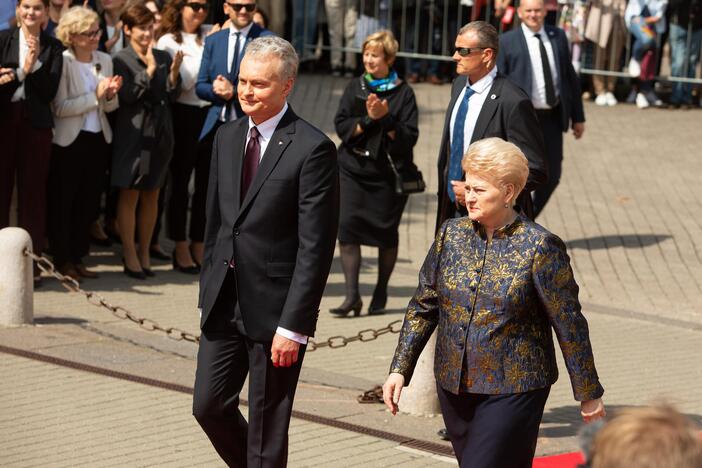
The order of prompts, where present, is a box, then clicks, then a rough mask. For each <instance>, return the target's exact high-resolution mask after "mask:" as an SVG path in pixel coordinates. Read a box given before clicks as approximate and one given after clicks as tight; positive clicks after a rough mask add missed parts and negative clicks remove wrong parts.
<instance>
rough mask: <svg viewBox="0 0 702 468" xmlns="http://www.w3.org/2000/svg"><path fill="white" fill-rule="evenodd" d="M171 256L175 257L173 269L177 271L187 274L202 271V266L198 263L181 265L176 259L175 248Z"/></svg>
mask: <svg viewBox="0 0 702 468" xmlns="http://www.w3.org/2000/svg"><path fill="white" fill-rule="evenodd" d="M171 257H172V258H173V269H174V270H175V271H179V272H181V273H185V274H186V275H197V274H198V273H200V266H199V265H197V263H196V264H195V265H190V266H183V265H179V264H178V260H176V253H175V250H174V251H173V254H172V255H171Z"/></svg>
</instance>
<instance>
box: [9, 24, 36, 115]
mask: <svg viewBox="0 0 702 468" xmlns="http://www.w3.org/2000/svg"><path fill="white" fill-rule="evenodd" d="M40 47H41V46H40ZM28 52H29V46H28V45H27V38H26V37H24V31H23V30H22V28H19V66H18V67H17V69H16V70H15V75H16V77H17V81H18V82H19V83H20V85H19V88H17V89H16V90H15V94H13V95H12V98H11V99H10V101H12V102H19V101H21V100H23V99H24V98H25V97H26V96H25V94H24V79H25V78H27V75H26V74H25V73H24V62H26V61H27V53H28ZM40 68H41V60H39V59H37V61H36V62H34V67H32V69H31V70H30V72H29V73H34V72H35V71H37V70H39V69H40Z"/></svg>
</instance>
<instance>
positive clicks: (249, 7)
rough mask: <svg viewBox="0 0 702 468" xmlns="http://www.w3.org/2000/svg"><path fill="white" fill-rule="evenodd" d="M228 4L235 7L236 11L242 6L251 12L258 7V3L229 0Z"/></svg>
mask: <svg viewBox="0 0 702 468" xmlns="http://www.w3.org/2000/svg"><path fill="white" fill-rule="evenodd" d="M227 5H229V8H232V9H234V11H239V10H241V9H242V8H243V9H244V10H246V11H248V12H249V13H251V12H252V11H254V10H255V9H256V4H255V3H229V2H227Z"/></svg>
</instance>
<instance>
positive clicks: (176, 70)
mask: <svg viewBox="0 0 702 468" xmlns="http://www.w3.org/2000/svg"><path fill="white" fill-rule="evenodd" d="M183 56H184V54H183V51H182V50H179V51H177V52H176V53H175V55H174V56H173V62H172V63H171V70H170V76H169V78H170V80H171V85H173V86H175V85H176V83H177V82H178V76H179V75H180V66H181V65H182V64H183Z"/></svg>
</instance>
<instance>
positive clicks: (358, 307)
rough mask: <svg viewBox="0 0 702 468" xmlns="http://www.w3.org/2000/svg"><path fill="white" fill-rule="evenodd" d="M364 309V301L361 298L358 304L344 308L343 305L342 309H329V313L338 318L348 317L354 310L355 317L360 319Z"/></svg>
mask: <svg viewBox="0 0 702 468" xmlns="http://www.w3.org/2000/svg"><path fill="white" fill-rule="evenodd" d="M362 308H363V300H362V299H361V298H360V297H359V298H358V300H357V301H356V302H354V303H353V304H351V305H350V306H347V307H344V306H343V304H342V305H341V307H335V308H333V309H329V313H330V314H332V315H336V316H337V317H346V316H347V315H348V313H349V312H351V311H352V310H353V316H354V317H358V316H359V315H361V309H362Z"/></svg>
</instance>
